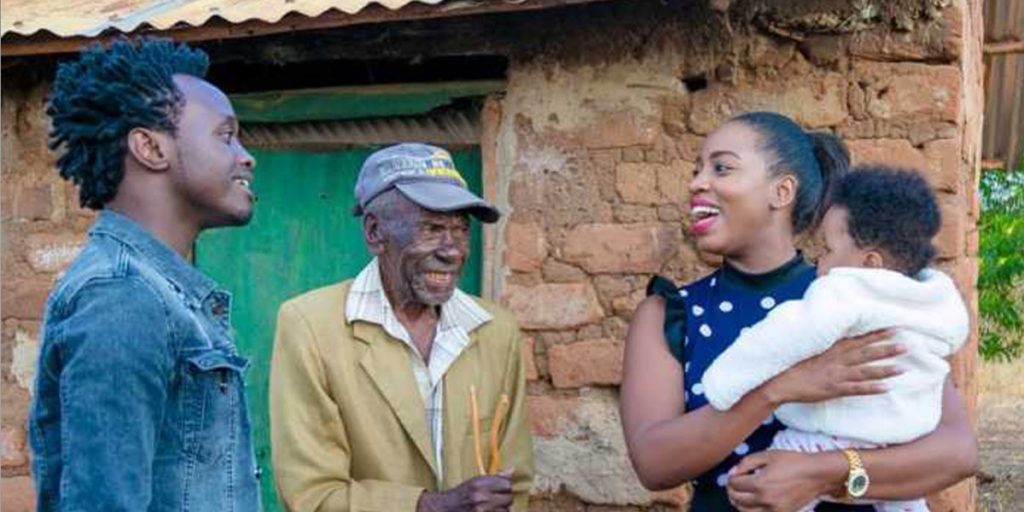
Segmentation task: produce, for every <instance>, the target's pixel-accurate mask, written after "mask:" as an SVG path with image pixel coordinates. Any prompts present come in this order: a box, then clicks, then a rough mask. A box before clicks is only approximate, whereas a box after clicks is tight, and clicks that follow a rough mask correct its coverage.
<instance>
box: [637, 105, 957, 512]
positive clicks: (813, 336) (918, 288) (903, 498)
mask: <svg viewBox="0 0 1024 512" xmlns="http://www.w3.org/2000/svg"><path fill="white" fill-rule="evenodd" d="M848 162H849V158H848V154H847V152H846V149H845V147H844V145H843V144H842V142H840V141H839V140H838V139H836V138H835V137H833V136H831V135H828V134H817V133H807V132H805V131H804V130H803V129H801V128H800V127H799V126H798V125H797V124H796V123H794V122H793V121H792V120H790V119H788V118H786V117H784V116H781V115H778V114H772V113H764V112H759V113H750V114H744V115H741V116H738V117H736V118H734V119H732V120H730V121H728V122H727V123H725V124H724V125H722V126H721V127H720V128H719V129H718V130H716V131H715V132H713V133H712V134H710V135H709V136H708V137H707V138H706V139H705V141H704V144H703V146H702V148H701V152H700V157H699V159H698V162H697V163H696V168H695V170H694V175H693V179H692V181H691V183H690V185H689V189H690V195H691V197H690V207H691V221H692V222H691V225H690V233H691V235H692V236H693V237H694V239H695V242H696V245H697V247H698V248H699V249H700V250H701V251H702V252H705V253H710V254H715V255H719V256H721V257H722V264H721V266H720V268H718V269H717V270H715V271H714V272H713V273H711V274H709V275H708V276H706V277H704V278H702V279H699V280H697V281H695V282H693V283H690V284H688V285H685V286H683V287H676V286H675V285H673V284H672V283H670V282H668V281H667V280H665V279H663V278H655V279H654V280H652V282H651V285H650V286H649V296H648V297H647V299H645V300H644V301H643V302H642V303H641V304H640V306H639V307H638V308H637V311H636V313H635V315H634V317H633V320H632V323H631V325H630V331H629V334H628V338H627V342H626V356H625V365H624V375H623V382H622V388H621V392H622V418H623V426H624V430H625V434H626V442H627V446H628V448H629V453H630V458H631V459H632V462H633V465H634V468H635V469H636V472H637V474H638V475H639V477H640V479H641V481H642V483H643V484H644V486H646V487H647V488H649V489H667V488H673V487H676V486H679V485H681V484H683V483H686V482H693V484H694V496H693V501H692V510H694V511H696V512H707V511H717V510H741V511H784V512H791V511H798V510H808V511H810V510H817V511H843V510H846V511H854V510H883V511H889V510H907V511H920V510H927V508H922V507H924V503H923V500H915V499H917V498H920V497H922V496H924V495H926V494H928V493H931V492H935V491H938V490H941V489H943V488H945V487H948V486H950V485H952V484H953V483H955V482H957V481H959V480H961V479H964V478H967V477H969V476H971V475H972V474H973V473H974V472H975V470H976V466H977V445H976V440H975V436H974V433H973V431H972V427H971V424H970V421H969V419H968V417H967V414H966V412H965V409H964V405H963V403H962V402H961V400H960V397H959V396H958V394H957V392H956V390H955V389H954V387H953V384H952V381H951V380H950V379H949V377H948V364H946V363H945V359H944V358H945V357H948V356H949V355H950V354H951V353H952V352H953V351H954V350H955V349H956V348H958V347H959V346H960V345H961V344H962V343H963V341H964V338H965V337H966V332H967V327H966V325H967V320H966V318H967V317H966V312H965V310H964V308H963V304H962V302H961V301H960V299H959V296H958V295H957V294H956V293H955V289H954V288H953V287H952V283H951V282H950V281H949V279H948V278H947V277H945V275H943V274H941V273H940V272H937V271H934V270H931V269H928V268H927V264H928V263H929V262H930V260H931V259H932V256H933V254H934V252H933V251H932V250H931V245H930V239H931V237H932V236H934V234H935V231H936V230H937V229H938V224H939V217H938V211H937V209H935V208H934V197H933V196H932V195H931V192H930V191H929V190H927V186H926V185H923V183H924V182H923V180H921V179H920V177H919V176H913V175H911V174H912V173H906V172H899V171H895V170H888V169H874V170H870V171H871V172H865V173H863V174H859V173H852V174H847V173H846V170H847V167H848ZM854 175H857V177H856V179H850V178H848V176H854ZM922 187H923V188H922ZM893 203H899V204H893ZM830 206H831V208H829V207H830ZM826 212H827V213H826ZM886 215H888V216H890V217H891V218H889V217H885V216H886ZM819 225H820V226H821V227H822V229H823V231H824V233H823V234H824V238H825V245H826V252H825V254H824V255H823V256H822V259H821V260H819V267H820V268H818V269H816V268H815V267H814V266H811V265H810V264H808V263H806V262H805V261H804V260H803V257H802V255H801V253H800V252H799V251H798V250H797V248H796V240H797V237H798V236H800V235H802V234H804V233H806V232H809V231H811V230H812V229H816V228H818V227H819ZM819 273H821V274H823V276H822V277H821V278H819V277H818V274H819ZM816 280H817V281H816ZM812 283H813V284H812ZM805 294H806V295H805ZM922 297H924V298H923V299H922ZM922 301H923V302H922ZM776 310H777V311H776ZM907 317H912V318H909V319H908V318H907ZM762 321H763V322H762ZM890 327H892V328H890ZM887 328H888V329H887ZM841 338H842V339H841ZM837 340H838V341H837ZM733 345H735V348H734V349H733V350H731V351H727V349H729V348H730V347H732V346H733ZM723 354H724V356H723ZM773 442H774V445H773ZM769 448H771V449H769ZM822 500H825V501H822Z"/></svg>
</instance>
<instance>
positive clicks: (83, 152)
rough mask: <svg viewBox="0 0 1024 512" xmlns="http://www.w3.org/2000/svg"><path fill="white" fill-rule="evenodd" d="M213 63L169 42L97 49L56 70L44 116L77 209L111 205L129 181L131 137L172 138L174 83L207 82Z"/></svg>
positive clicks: (179, 101)
mask: <svg viewBox="0 0 1024 512" xmlns="http://www.w3.org/2000/svg"><path fill="white" fill-rule="evenodd" d="M208 67H209V58H208V57H207V55H206V53H204V52H203V51H201V50H196V49H192V48H189V47H188V46H186V45H184V44H176V43H174V42H172V41H166V40H153V39H147V40H135V41H131V40H127V39H121V40H118V41H115V42H114V43H113V44H112V45H110V47H109V48H103V47H102V46H101V45H99V44H96V45H93V46H91V47H89V48H87V49H85V50H83V51H82V54H81V55H80V57H79V58H78V59H77V60H75V61H72V62H66V63H63V64H61V65H60V66H59V67H58V68H57V77H56V79H55V80H54V83H53V90H52V92H51V94H50V104H49V106H48V107H47V109H46V113H47V115H49V116H50V118H51V120H52V126H53V129H52V131H51V132H50V149H51V150H54V151H60V150H63V151H62V153H61V155H60V157H59V158H58V159H57V167H58V169H59V170H60V175H61V177H63V178H64V179H66V180H71V181H72V182H73V183H75V184H76V185H78V187H79V203H80V204H81V205H82V206H84V207H88V208H92V209H94V210H98V209H101V208H103V206H104V205H105V204H106V203H108V202H109V201H110V200H111V199H113V198H114V195H115V194H116V193H117V188H118V186H119V185H120V184H121V179H122V178H123V177H124V157H125V152H126V151H127V136H128V133H129V132H130V131H131V130H132V129H135V128H149V129H152V130H160V131H163V132H166V133H170V134H172V135H173V134H174V133H175V127H176V125H177V120H178V116H179V115H180V113H181V109H182V107H183V104H184V98H183V96H182V93H181V91H179V90H178V88H177V87H176V86H175V85H174V81H173V80H172V76H173V75H175V74H186V75H192V76H196V77H199V78H202V77H204V76H205V75H206V70H207V68H208Z"/></svg>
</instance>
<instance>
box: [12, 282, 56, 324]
mask: <svg viewBox="0 0 1024 512" xmlns="http://www.w3.org/2000/svg"><path fill="white" fill-rule="evenodd" d="M4 284H8V283H4ZM50 288H51V286H50V284H49V283H46V284H44V283H38V282H31V281H17V282H14V283H10V285H9V286H8V287H5V288H4V290H3V303H2V304H3V305H2V310H3V317H4V318H18V319H21V320H41V319H42V318H43V308H44V307H46V298H47V297H48V296H49V295H50Z"/></svg>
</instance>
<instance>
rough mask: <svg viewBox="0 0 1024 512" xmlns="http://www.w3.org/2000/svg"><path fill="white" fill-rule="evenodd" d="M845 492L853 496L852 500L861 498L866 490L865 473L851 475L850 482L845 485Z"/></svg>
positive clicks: (866, 479)
mask: <svg viewBox="0 0 1024 512" xmlns="http://www.w3.org/2000/svg"><path fill="white" fill-rule="evenodd" d="M846 490H847V492H849V493H850V496H853V497H854V498H859V497H861V496H863V495H864V493H865V492H867V490H868V475H867V473H860V474H854V475H851V476H850V481H849V482H847V484H846Z"/></svg>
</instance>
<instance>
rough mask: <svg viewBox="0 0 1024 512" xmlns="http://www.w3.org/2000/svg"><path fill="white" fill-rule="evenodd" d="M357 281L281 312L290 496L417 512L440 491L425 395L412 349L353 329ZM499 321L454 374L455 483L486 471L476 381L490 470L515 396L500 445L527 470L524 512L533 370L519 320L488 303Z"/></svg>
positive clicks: (448, 391) (274, 434) (274, 375)
mask: <svg viewBox="0 0 1024 512" xmlns="http://www.w3.org/2000/svg"><path fill="white" fill-rule="evenodd" d="M351 283H352V281H346V282H344V283H341V284H337V285H333V286H329V287H326V288H321V289H319V290H314V291H312V292H309V293H306V294H304V295H300V296H299V297H296V298H294V299H291V300H289V301H287V302H285V303H284V304H283V305H282V306H281V309H280V311H279V313H278V318H277V336H276V339H275V342H274V356H273V361H272V363H271V375H270V434H271V448H272V453H273V465H274V477H275V481H276V484H277V489H278V492H279V494H280V496H281V499H282V500H283V501H284V503H285V505H286V507H287V508H288V509H289V510H294V511H313V510H322V511H366V512H369V511H381V512H403V511H413V510H415V509H416V503H417V501H418V500H419V497H420V494H421V493H422V492H423V491H424V490H431V491H436V490H439V489H438V484H437V477H436V470H435V469H434V467H433V466H434V464H435V462H434V457H433V455H432V454H433V451H432V449H431V443H430V436H429V434H428V430H427V420H426V416H425V414H424V411H423V399H422V397H421V395H420V392H419V389H418V388H417V386H416V380H415V377H414V376H413V372H412V362H411V361H410V359H409V358H410V357H415V356H414V355H413V354H412V353H411V351H410V350H409V348H408V346H406V345H405V344H404V343H402V342H401V341H400V340H397V339H394V338H391V337H390V336H389V335H388V334H387V333H386V332H385V331H384V329H383V328H382V327H380V326H379V325H375V324H371V323H367V322H361V321H355V322H353V323H352V324H346V322H345V302H346V299H347V297H348V290H349V288H350V286H351ZM476 300H477V302H478V303H479V304H480V306H481V307H483V308H484V309H485V310H487V311H488V312H489V313H490V314H491V315H492V316H493V317H494V318H493V319H492V320H491V321H490V322H488V323H486V324H484V325H483V326H481V327H479V328H477V329H476V330H474V331H473V332H472V333H470V342H469V344H468V345H467V346H466V348H465V349H464V350H463V352H462V353H461V354H460V355H459V357H458V359H456V360H455V362H454V363H452V365H451V367H450V368H449V369H448V372H447V373H446V374H445V377H444V379H445V380H444V394H445V401H444V434H443V435H444V471H443V475H444V481H443V482H442V484H441V486H440V487H441V489H440V490H446V489H450V488H452V487H455V486H457V485H458V484H460V483H462V482H464V481H466V480H468V479H470V478H473V477H475V476H478V474H477V469H476V468H477V465H476V462H475V461H476V458H475V455H474V449H473V431H472V421H471V410H470V400H469V388H470V385H475V386H476V388H477V393H478V397H479V405H480V407H479V410H480V433H481V438H482V439H481V440H482V445H483V458H484V464H485V465H487V464H488V461H489V459H490V448H489V442H488V432H489V430H490V427H491V418H492V415H493V413H494V410H495V406H496V405H497V403H498V402H499V401H500V397H501V394H502V393H507V394H508V395H509V398H510V399H511V405H510V408H509V412H508V414H507V416H506V420H505V422H504V424H503V425H502V428H501V431H500V435H499V440H500V441H499V443H500V446H501V454H502V467H505V468H515V473H514V475H513V491H514V493H515V504H514V506H513V510H517V511H521V510H526V504H527V497H528V494H529V489H530V484H531V480H532V477H533V445H532V441H531V439H530V431H529V422H528V421H527V417H526V410H525V409H526V406H525V399H526V382H525V380H526V379H525V368H524V366H523V359H522V354H521V350H520V347H521V342H520V335H519V329H518V327H517V326H516V323H515V320H514V318H513V317H512V315H511V314H509V313H508V312H506V311H504V310H502V309H501V308H499V307H498V306H496V305H494V304H491V303H489V302H487V301H484V300H481V299H476Z"/></svg>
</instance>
